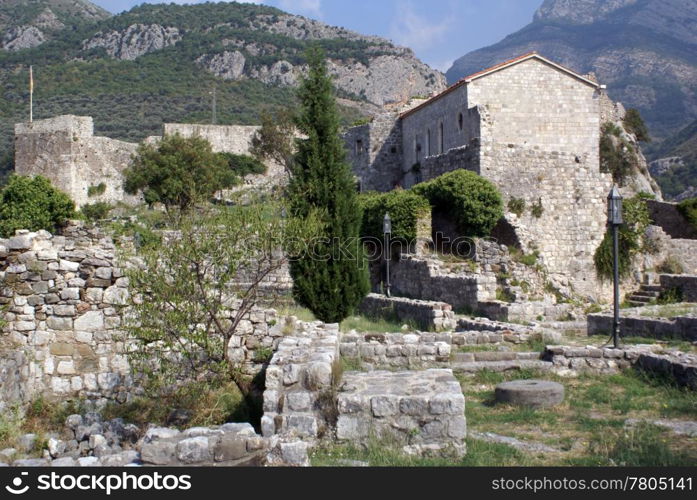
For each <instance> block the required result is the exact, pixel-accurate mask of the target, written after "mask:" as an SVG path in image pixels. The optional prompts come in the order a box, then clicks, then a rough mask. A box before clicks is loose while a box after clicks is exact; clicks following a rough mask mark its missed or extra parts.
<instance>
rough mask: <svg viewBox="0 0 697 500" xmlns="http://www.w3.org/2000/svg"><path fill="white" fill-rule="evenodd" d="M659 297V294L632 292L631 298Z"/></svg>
mask: <svg viewBox="0 0 697 500" xmlns="http://www.w3.org/2000/svg"><path fill="white" fill-rule="evenodd" d="M659 295H661V294H660V293H659V292H634V293H633V294H632V295H631V296H632V297H646V298H650V299H655V298H657V297H658V296H659Z"/></svg>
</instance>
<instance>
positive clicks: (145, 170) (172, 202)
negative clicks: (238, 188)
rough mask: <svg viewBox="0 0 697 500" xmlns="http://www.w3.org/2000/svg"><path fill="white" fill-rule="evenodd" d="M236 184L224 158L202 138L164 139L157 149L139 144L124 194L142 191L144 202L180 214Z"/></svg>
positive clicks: (176, 135)
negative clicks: (162, 206)
mask: <svg viewBox="0 0 697 500" xmlns="http://www.w3.org/2000/svg"><path fill="white" fill-rule="evenodd" d="M238 182H239V177H237V175H235V172H234V171H233V170H232V169H231V168H230V165H229V163H228V161H227V160H226V158H225V157H223V156H222V155H219V154H217V153H214V152H213V149H212V148H211V145H210V143H209V142H208V141H207V140H205V139H203V138H201V137H182V136H181V135H179V134H175V135H170V136H165V137H164V138H163V139H162V140H161V141H160V142H159V143H158V144H157V146H154V145H152V144H145V143H144V144H141V145H140V146H139V147H138V153H137V155H136V157H135V159H134V162H133V165H131V166H130V167H129V168H128V169H127V170H126V172H125V181H124V190H125V191H126V192H127V193H129V194H137V193H138V192H140V191H142V192H143V195H144V197H145V201H146V202H147V203H148V204H150V205H152V204H153V203H156V202H161V203H163V204H164V205H165V207H166V208H167V209H168V210H169V209H170V208H171V207H178V208H179V209H181V210H182V211H184V210H187V209H189V208H191V207H192V206H193V205H195V204H196V203H198V202H201V201H205V200H208V199H210V198H211V197H212V196H213V195H214V194H215V193H216V192H217V191H220V190H221V189H227V188H230V187H232V186H234V185H235V184H237V183H238Z"/></svg>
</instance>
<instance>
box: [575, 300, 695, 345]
mask: <svg viewBox="0 0 697 500" xmlns="http://www.w3.org/2000/svg"><path fill="white" fill-rule="evenodd" d="M642 309H643V308H642ZM613 324H614V317H613V316H612V315H611V314H589V315H588V335H610V334H611V333H612V329H613ZM620 333H621V335H623V336H628V337H650V338H656V339H684V340H690V341H695V340H697V317H694V316H679V317H676V318H672V319H665V318H647V317H632V316H621V317H620Z"/></svg>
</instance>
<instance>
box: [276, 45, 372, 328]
mask: <svg viewBox="0 0 697 500" xmlns="http://www.w3.org/2000/svg"><path fill="white" fill-rule="evenodd" d="M308 62H309V75H308V76H307V78H305V79H304V80H303V82H302V84H301V86H300V89H299V91H298V97H299V101H300V112H299V114H298V116H297V119H296V125H297V128H298V130H299V131H300V132H301V133H302V134H304V135H305V136H306V137H307V138H306V139H302V140H298V141H297V146H298V153H297V155H296V156H295V160H294V162H293V164H292V166H291V178H290V182H289V185H288V195H289V201H290V208H291V213H292V215H294V216H296V217H299V218H305V217H308V216H309V215H310V214H311V213H312V212H313V211H315V210H319V211H321V212H322V213H323V216H322V218H323V222H324V223H325V225H324V227H325V230H324V234H323V238H322V239H321V240H319V241H318V242H316V244H315V245H313V248H312V252H305V253H304V254H302V255H300V256H299V257H298V258H297V259H295V260H294V261H293V262H292V263H291V274H292V276H293V281H294V285H293V295H294V297H295V299H296V301H297V302H299V303H300V304H302V305H304V306H305V307H307V308H309V309H310V310H311V311H312V312H313V313H314V314H315V316H317V317H318V318H319V319H321V320H322V321H325V322H339V321H341V320H343V319H344V318H346V317H347V316H348V315H349V314H351V313H352V312H353V311H354V310H355V308H356V307H357V306H358V304H359V303H360V302H361V300H363V297H365V295H366V294H367V293H368V291H369V282H368V272H367V266H366V265H365V258H364V254H363V249H362V247H361V243H360V241H359V231H360V226H361V213H360V207H359V205H358V200H357V194H356V190H355V186H354V180H353V175H352V173H351V169H350V167H349V165H348V164H347V163H346V160H345V152H344V144H343V141H342V140H341V138H340V137H339V117H338V114H337V110H336V103H335V97H334V92H333V89H332V83H331V79H330V77H329V75H328V73H327V67H326V63H325V61H324V58H323V53H322V52H321V51H320V50H319V49H314V50H311V51H309V52H308Z"/></svg>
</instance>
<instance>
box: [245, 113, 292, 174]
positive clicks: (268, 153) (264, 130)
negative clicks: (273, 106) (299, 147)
mask: <svg viewBox="0 0 697 500" xmlns="http://www.w3.org/2000/svg"><path fill="white" fill-rule="evenodd" d="M295 135H296V128H295V119H294V116H293V113H292V112H291V111H288V110H282V111H279V112H277V113H275V114H270V113H262V115H261V127H260V128H259V130H258V131H257V132H256V133H255V134H254V137H252V148H251V152H252V155H254V157H255V158H257V159H258V160H260V161H264V160H272V161H274V162H276V163H278V164H279V165H283V166H284V167H285V168H286V171H288V172H290V170H291V165H292V163H293V156H294V154H295V143H294V140H293V138H294V137H295Z"/></svg>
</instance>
